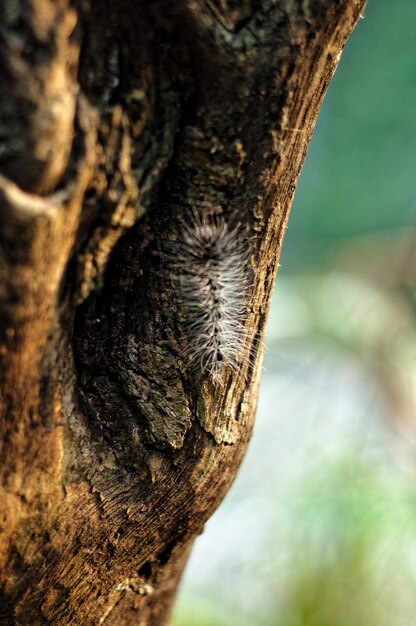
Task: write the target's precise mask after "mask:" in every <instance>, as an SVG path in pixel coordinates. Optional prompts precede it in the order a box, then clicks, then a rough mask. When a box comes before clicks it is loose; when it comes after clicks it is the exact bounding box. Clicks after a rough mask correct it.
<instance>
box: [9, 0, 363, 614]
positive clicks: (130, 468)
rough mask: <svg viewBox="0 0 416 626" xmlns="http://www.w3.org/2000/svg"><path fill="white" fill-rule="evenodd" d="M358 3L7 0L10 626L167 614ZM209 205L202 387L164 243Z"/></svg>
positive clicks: (226, 440) (202, 517) (249, 389)
mask: <svg viewBox="0 0 416 626" xmlns="http://www.w3.org/2000/svg"><path fill="white" fill-rule="evenodd" d="M363 5H364V0H242V1H239V2H235V1H233V0H204V1H197V0H181V1H176V2H173V1H172V2H171V1H169V0H164V1H163V0H159V1H157V0H155V1H154V2H144V1H136V2H132V1H131V0H98V1H94V2H92V1H90V0H77V1H74V2H70V1H69V0H13V1H10V2H5V3H3V4H2V5H1V7H0V84H1V93H0V171H1V176H0V428H1V433H2V437H1V443H0V445H1V478H2V480H1V492H0V494H1V495H0V511H1V517H0V527H1V528H0V529H1V533H0V571H1V579H0V581H1V592H0V621H1V623H2V624H4V625H5V626H6V625H9V624H10V625H12V624H20V625H29V624H30V625H31V626H37V625H45V624H54V625H56V626H58V625H62V626H64V625H65V626H68V625H75V624H82V625H83V626H86V625H88V624H104V625H105V626H110V625H111V624H114V625H117V626H123V624H126V625H130V626H132V625H133V624H137V625H140V626H151V625H152V626H163V625H164V624H168V623H169V620H170V615H171V609H172V603H173V600H174V597H175V592H176V587H177V583H178V581H179V578H180V575H181V571H182V568H183V565H184V563H185V560H186V557H187V555H188V553H189V550H190V547H191V545H192V542H193V540H194V538H195V537H196V535H197V534H198V533H200V532H201V530H202V528H203V525H204V523H205V521H206V520H207V519H208V518H209V516H210V515H211V514H212V512H213V511H214V510H215V508H216V507H217V506H218V504H219V503H220V501H221V499H222V498H223V496H224V494H225V492H226V491H227V489H228V487H229V486H230V484H231V482H232V480H233V478H234V476H235V474H236V472H237V470H238V467H239V464H240V462H241V460H242V457H243V455H244V452H245V449H246V446H247V443H248V440H249V438H250V434H251V430H252V425H253V418H254V412H255V405H256V394H257V386H258V379H259V371H260V363H261V346H262V338H263V333H264V327H265V322H266V317H267V311H268V306H269V302H270V296H271V291H272V287H273V283H274V279H275V275H276V270H277V265H278V258H279V253H280V247H281V243H282V238H283V234H284V230H285V226H286V223H287V219H288V213H289V208H290V204H291V201H292V197H293V193H294V189H295V185H296V182H297V178H298V174H299V171H300V168H301V165H302V162H303V160H304V157H305V153H306V149H307V146H308V143H309V140H310V137H311V134H312V131H313V127H314V124H315V121H316V117H317V114H318V111H319V107H320V104H321V102H322V98H323V96H324V94H325V90H326V88H327V86H328V84H329V81H330V79H331V77H332V74H333V72H334V70H335V68H336V65H337V63H338V60H339V57H340V53H341V50H342V47H343V45H344V43H345V41H346V39H347V37H348V35H349V34H350V32H351V30H352V28H353V27H354V25H355V23H356V21H357V19H358V18H359V15H360V12H361V11H362V9H363ZM209 215H215V216H217V217H218V216H219V218H220V219H221V220H223V221H224V223H226V224H227V225H228V226H229V228H230V230H231V231H233V229H235V228H236V227H237V226H238V225H244V233H246V234H245V235H244V237H245V238H246V241H245V245H246V246H247V253H248V256H249V258H250V263H249V268H248V270H247V274H248V276H247V282H248V289H247V293H244V299H245V312H246V313H245V316H244V323H245V327H246V328H245V331H244V342H243V352H244V354H242V355H241V365H240V366H239V367H237V368H235V367H234V368H233V367H227V366H226V365H225V366H224V368H223V369H222V373H221V376H220V378H219V379H218V380H217V379H212V378H211V377H210V376H208V375H204V373H203V372H201V371H198V369H197V368H195V367H190V366H189V363H188V362H187V359H186V358H185V356H184V355H186V354H187V351H186V346H187V341H189V337H188V336H187V332H186V325H184V323H183V317H184V306H183V299H181V296H180V284H179V282H178V280H177V277H175V272H176V269H175V266H174V260H173V256H174V255H172V254H171V251H172V250H176V249H178V246H180V242H181V237H183V230H184V228H186V225H189V224H190V223H192V220H195V219H200V218H201V219H202V218H204V217H206V216H209ZM166 249H168V250H169V251H170V253H169V254H165V253H164V252H163V251H166Z"/></svg>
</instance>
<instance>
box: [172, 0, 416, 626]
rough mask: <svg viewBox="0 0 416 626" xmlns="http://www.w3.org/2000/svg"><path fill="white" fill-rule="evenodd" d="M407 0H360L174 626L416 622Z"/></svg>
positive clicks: (412, 104) (414, 280) (411, 56)
mask: <svg viewBox="0 0 416 626" xmlns="http://www.w3.org/2000/svg"><path fill="white" fill-rule="evenodd" d="M415 170H416V2H415V0H395V1H394V2H393V1H387V0H384V1H383V0H369V2H368V6H367V8H366V10H365V19H363V20H360V22H359V24H358V27H357V29H356V30H355V32H354V33H353V35H352V37H351V39H350V40H349V42H348V44H347V46H346V49H345V51H344V54H343V57H342V60H341V63H340V66H339V68H338V70H337V73H336V74H335V77H334V79H333V81H332V84H331V86H330V89H329V92H328V95H327V97H326V99H325V102H324V105H323V108H322V111H321V114H320V117H319V121H318V124H317V128H316V132H315V135H314V137H313V140H312V143H311V146H310V149H309V153H308V157H307V160H306V163H305V167H304V169H303V172H302V175H301V180H300V184H299V187H298V191H297V194H296V198H295V202H294V206H293V208H292V214H291V218H290V220H289V228H288V231H287V235H286V238H285V244H284V246H283V255H282V258H281V265H282V267H281V269H280V271H279V276H278V280H277V286H276V293H275V297H274V302H273V305H272V310H271V315H270V320H269V327H268V335H267V341H266V344H267V347H268V350H267V351H266V356H265V363H264V365H265V371H264V372H263V377H262V383H261V389H260V397H259V409H258V418H257V425H256V429H255V432H254V437H253V441H252V444H251V447H250V450H249V453H248V455H247V458H246V460H245V462H244V464H243V467H242V470H241V472H240V474H239V476H238V478H237V481H236V483H235V484H234V486H233V488H232V489H231V491H230V493H229V495H228V497H227V499H226V500H225V502H224V503H223V505H222V506H221V507H220V509H219V511H218V512H217V513H216V514H215V515H214V517H213V518H212V520H210V521H209V523H208V524H207V527H206V530H205V532H204V534H203V535H202V536H201V537H200V538H199V539H198V540H197V542H196V546H195V549H194V553H193V555H192V557H191V560H190V563H189V565H188V568H187V571H186V573H185V577H184V580H183V584H182V589H181V593H180V596H179V600H178V604H177V607H176V612H175V618H174V625H175V626H376V625H377V626H407V625H409V626H410V625H411V624H415V623H416V617H415V615H416V289H415V284H416V246H415V243H416V175H415Z"/></svg>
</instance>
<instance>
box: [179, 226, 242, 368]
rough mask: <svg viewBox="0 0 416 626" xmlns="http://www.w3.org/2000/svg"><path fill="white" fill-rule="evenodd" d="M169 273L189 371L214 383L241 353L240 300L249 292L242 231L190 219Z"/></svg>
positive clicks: (238, 363)
mask: <svg viewBox="0 0 416 626" xmlns="http://www.w3.org/2000/svg"><path fill="white" fill-rule="evenodd" d="M176 246H177V254H176V255H175V260H174V273H175V275H177V277H178V279H179V284H180V291H181V296H182V302H183V314H184V325H185V327H186V333H187V346H186V349H185V354H184V356H185V358H186V361H187V364H188V365H189V367H196V368H199V370H200V371H201V372H202V373H204V374H207V375H209V376H211V377H212V378H213V379H217V378H218V377H219V375H220V373H221V372H222V370H223V368H224V367H227V366H228V367H231V368H234V369H235V368H237V366H238V365H240V364H241V361H242V356H243V354H244V349H245V338H246V332H245V325H244V321H245V319H244V318H245V307H244V298H245V295H246V292H247V287H248V279H247V277H248V258H249V255H248V245H247V237H246V236H245V234H244V230H243V228H242V227H241V226H237V227H235V228H233V229H229V227H228V226H227V224H226V222H225V221H224V219H223V218H222V217H219V216H210V217H206V218H205V219H201V218H197V217H196V216H194V219H193V221H192V222H191V223H190V224H189V223H187V224H183V225H182V228H181V235H180V240H179V241H178V240H177V241H176V242H175V247H176Z"/></svg>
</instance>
